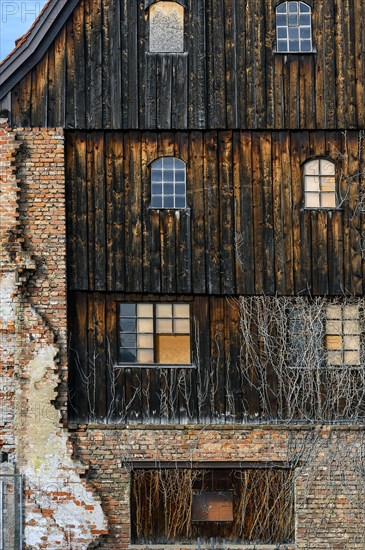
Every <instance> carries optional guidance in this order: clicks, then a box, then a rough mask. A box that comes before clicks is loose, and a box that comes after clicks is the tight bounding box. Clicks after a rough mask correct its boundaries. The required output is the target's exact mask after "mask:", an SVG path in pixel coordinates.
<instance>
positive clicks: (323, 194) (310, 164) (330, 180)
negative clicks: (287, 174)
mask: <svg viewBox="0 0 365 550" xmlns="http://www.w3.org/2000/svg"><path fill="white" fill-rule="evenodd" d="M335 173H336V169H335V164H334V163H333V162H332V161H330V160H327V159H314V160H308V161H307V162H306V163H305V164H304V197H305V201H304V202H305V208H336V176H335Z"/></svg>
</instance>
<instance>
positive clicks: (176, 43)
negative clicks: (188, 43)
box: [149, 2, 184, 53]
mask: <svg viewBox="0 0 365 550" xmlns="http://www.w3.org/2000/svg"><path fill="white" fill-rule="evenodd" d="M149 26H150V47H149V51H150V52H156V53H179V52H183V51H184V8H183V7H182V6H181V5H180V4H178V3H177V2H156V3H155V4H152V6H150V8H149Z"/></svg>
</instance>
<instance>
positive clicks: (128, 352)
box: [120, 348, 137, 363]
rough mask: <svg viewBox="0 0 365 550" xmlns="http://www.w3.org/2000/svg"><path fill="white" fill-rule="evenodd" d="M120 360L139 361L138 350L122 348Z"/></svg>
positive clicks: (126, 361) (124, 361)
mask: <svg viewBox="0 0 365 550" xmlns="http://www.w3.org/2000/svg"><path fill="white" fill-rule="evenodd" d="M120 361H121V362H122V363H135V362H136V361H137V350H136V349H133V348H131V349H121V350H120Z"/></svg>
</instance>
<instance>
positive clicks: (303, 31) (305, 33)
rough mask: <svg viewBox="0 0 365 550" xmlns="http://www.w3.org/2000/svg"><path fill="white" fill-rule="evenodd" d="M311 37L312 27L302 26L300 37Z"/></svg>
mask: <svg viewBox="0 0 365 550" xmlns="http://www.w3.org/2000/svg"><path fill="white" fill-rule="evenodd" d="M310 37H311V30H310V27H301V29H300V38H310Z"/></svg>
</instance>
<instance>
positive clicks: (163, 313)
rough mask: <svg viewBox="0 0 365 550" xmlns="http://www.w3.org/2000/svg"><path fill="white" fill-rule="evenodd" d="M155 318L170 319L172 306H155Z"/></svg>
mask: <svg viewBox="0 0 365 550" xmlns="http://www.w3.org/2000/svg"><path fill="white" fill-rule="evenodd" d="M156 317H172V304H156Z"/></svg>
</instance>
